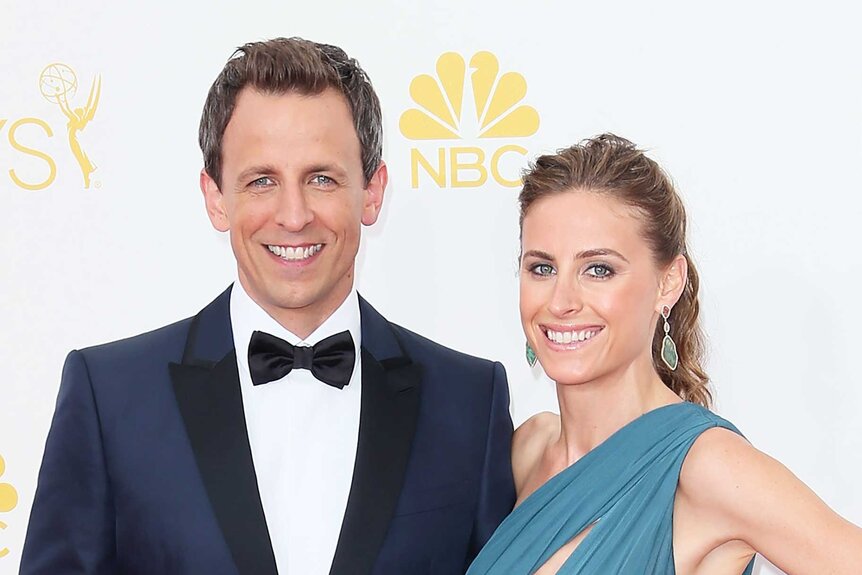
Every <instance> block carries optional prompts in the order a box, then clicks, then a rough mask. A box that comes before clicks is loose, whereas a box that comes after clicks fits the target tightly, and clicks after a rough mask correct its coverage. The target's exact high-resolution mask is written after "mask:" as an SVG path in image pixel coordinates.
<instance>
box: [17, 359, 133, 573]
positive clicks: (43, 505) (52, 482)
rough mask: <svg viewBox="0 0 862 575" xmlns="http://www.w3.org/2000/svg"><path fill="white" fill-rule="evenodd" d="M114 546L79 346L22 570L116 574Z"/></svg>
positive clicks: (67, 369) (67, 371)
mask: <svg viewBox="0 0 862 575" xmlns="http://www.w3.org/2000/svg"><path fill="white" fill-rule="evenodd" d="M115 549H116V543H115V535H114V509H113V504H112V499H111V492H110V484H109V478H108V473H107V469H106V466H105V454H104V450H103V445H102V432H101V425H100V422H99V412H98V409H97V406H96V400H95V396H94V394H93V388H92V383H91V381H90V374H89V371H88V369H87V363H86V360H85V358H84V355H83V354H82V353H81V352H78V351H73V352H72V353H70V354H69V356H68V357H67V358H66V363H65V365H64V367H63V377H62V381H61V383H60V392H59V395H58V397H57V406H56V409H55V411H54V419H53V421H52V423H51V430H50V432H49V433H48V440H47V443H46V445H45V454H44V456H43V458H42V467H41V469H40V471H39V482H38V485H37V488H36V496H35V499H34V502H33V509H32V511H31V512H30V523H29V525H28V527H27V538H26V540H25V542H24V550H23V553H22V559H21V571H20V573H21V575H43V574H44V575H49V574H50V575H66V574H70V575H71V574H87V575H103V574H104V575H107V574H114V573H116V572H117V569H116V561H115Z"/></svg>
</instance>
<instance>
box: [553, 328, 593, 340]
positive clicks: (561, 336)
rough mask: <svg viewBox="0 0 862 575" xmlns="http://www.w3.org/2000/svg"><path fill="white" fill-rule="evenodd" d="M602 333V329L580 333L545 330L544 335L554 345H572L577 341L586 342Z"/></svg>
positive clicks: (586, 330) (585, 330)
mask: <svg viewBox="0 0 862 575" xmlns="http://www.w3.org/2000/svg"><path fill="white" fill-rule="evenodd" d="M600 331H602V328H590V329H584V330H581V331H554V330H551V329H549V330H547V331H545V335H546V336H547V338H548V339H549V340H551V341H552V342H554V343H573V342H578V341H586V340H588V339H590V338H591V337H593V336H594V335H596V334H597V333H599V332H600Z"/></svg>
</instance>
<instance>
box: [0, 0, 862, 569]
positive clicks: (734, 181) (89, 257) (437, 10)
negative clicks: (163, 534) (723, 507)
mask: <svg viewBox="0 0 862 575" xmlns="http://www.w3.org/2000/svg"><path fill="white" fill-rule="evenodd" d="M193 4H196V5H193ZM448 4H450V5H449V6H448V7H447V6H442V7H441V6H436V7H431V6H430V5H429V6H422V5H419V4H418V3H417V4H413V3H410V2H403V1H398V2H396V1H394V0H385V1H376V2H368V3H359V2H347V1H345V2H342V3H334V2H326V1H317V2H309V3H302V4H299V3H288V2H267V1H262V0H248V1H247V2H244V3H242V7H240V4H239V3H236V2H232V3H227V2H195V3H192V2H189V3H182V4H180V3H177V2H165V1H163V0H159V1H154V2H150V3H149V5H148V6H139V7H136V8H134V9H132V8H126V7H125V6H124V5H123V3H119V2H114V3H109V2H96V1H92V0H81V1H78V2H74V3H72V2H59V1H57V0H53V1H47V2H40V3H35V2H24V1H23V0H22V1H20V2H14V3H10V2H9V0H2V1H0V73H2V80H0V82H2V84H0V85H2V88H0V199H2V204H0V208H2V209H0V234H2V235H0V244H2V251H0V253H2V262H0V264H2V265H0V273H2V276H0V278H2V289H0V314H2V315H0V319H2V326H3V327H2V330H0V457H2V460H3V461H4V462H5V470H4V469H3V466H2V465H0V573H14V572H16V569H17V565H18V561H19V560H20V551H21V547H22V544H23V540H24V534H25V531H26V524H27V518H28V515H29V509H30V506H31V503H32V497H33V492H34V489H35V483H36V476H37V473H38V468H39V462H40V460H41V456H42V449H43V444H44V440H45V436H46V434H47V431H48V426H49V423H50V418H51V414H52V412H53V406H54V401H55V397H56V393H57V388H58V384H59V377H60V367H61V365H62V361H63V358H64V357H65V355H66V353H67V352H68V351H69V350H71V349H73V348H80V347H84V346H88V345H92V344H96V343H101V342H105V341H109V340H113V339H117V338H120V337H124V336H127V335H131V334H134V333H138V332H141V331H145V330H149V329H152V328H155V327H157V326H160V325H162V324H165V323H168V322H171V321H174V320H176V319H178V318H181V317H186V316H188V315H191V314H193V313H195V312H196V311H197V310H198V309H199V308H200V307H201V306H203V305H204V304H206V303H207V302H208V301H209V300H210V299H212V298H213V297H214V296H215V295H216V294H217V293H219V292H220V291H221V290H222V289H223V288H224V287H225V286H226V285H227V283H228V282H229V281H230V280H231V278H232V276H233V269H232V265H233V259H232V256H231V254H230V250H229V246H228V243H227V241H226V238H225V237H222V236H220V235H219V234H217V233H216V232H215V231H213V230H212V229H211V227H210V225H209V222H208V220H207V218H206V215H205V212H204V209H203V202H202V201H201V196H200V194H199V192H198V188H197V178H198V170H199V169H200V166H201V158H200V152H199V150H198V148H197V144H196V134H197V123H198V119H199V116H200V111H201V107H202V104H203V101H204V98H205V96H206V91H207V89H208V87H209V85H210V83H211V82H212V80H213V79H214V78H215V76H216V74H217V73H218V71H219V70H220V69H221V67H222V65H223V64H224V61H225V60H226V58H227V57H228V56H229V55H230V53H231V52H232V50H233V48H234V47H236V46H238V45H240V44H242V43H245V42H247V41H250V40H258V39H265V38H269V37H274V36H291V35H300V36H304V37H307V38H310V39H314V40H317V41H325V42H330V43H334V44H339V45H341V46H342V47H344V48H345V49H346V50H347V51H348V53H350V54H351V55H353V56H355V57H357V58H358V59H359V60H360V62H361V63H362V64H363V66H364V67H365V69H366V70H367V71H368V73H369V75H370V76H371V78H372V80H373V82H374V84H375V86H376V88H377V91H378V93H379V95H380V98H381V100H382V103H383V108H384V117H385V128H386V138H385V152H384V153H385V159H386V160H387V162H388V164H389V169H390V174H391V176H392V182H391V186H390V188H389V190H388V192H387V198H386V206H385V209H384V212H383V217H382V218H381V221H379V222H378V224H377V225H376V226H374V227H373V228H369V229H367V230H366V235H365V239H364V244H363V248H362V252H361V255H360V265H361V271H360V273H359V285H360V291H361V292H362V293H363V294H364V295H365V296H366V297H367V298H368V299H369V300H370V301H371V302H373V303H374V305H375V306H376V307H377V308H378V309H380V311H382V312H383V313H384V314H385V315H387V316H388V317H389V318H390V319H391V320H393V321H396V322H398V323H401V324H403V325H405V326H407V327H409V328H411V329H413V330H415V331H419V332H421V333H423V334H425V335H427V336H429V337H431V338H433V339H436V340H438V341H440V342H442V343H445V344H447V345H450V346H452V347H455V348H457V349H460V350H463V351H466V352H468V353H472V354H475V355H479V356H484V357H488V358H493V359H498V360H501V361H502V362H503V363H504V364H505V365H506V367H507V370H508V374H509V380H510V386H511V390H512V414H513V418H514V420H515V423H516V424H518V423H520V422H521V421H523V420H524V419H526V418H527V417H528V416H530V415H531V414H533V413H535V412H537V411H540V410H543V409H554V406H555V397H554V392H553V388H552V386H551V384H550V383H549V382H548V381H546V380H545V379H544V378H543V377H541V376H540V375H539V374H538V373H533V372H531V371H530V370H528V368H527V366H526V364H525V362H524V361H523V358H522V353H523V335H522V334H521V330H520V325H519V321H518V312H517V278H516V262H515V257H516V255H517V251H518V245H517V236H518V233H517V210H516V204H515V198H516V195H517V189H516V188H511V187H505V186H502V185H500V184H499V183H498V182H497V181H495V179H494V177H493V172H492V169H493V166H491V162H490V160H491V158H492V156H493V154H494V152H495V151H497V150H498V149H500V148H501V147H502V146H519V147H520V148H522V149H524V150H526V151H527V152H528V155H529V156H530V157H532V156H534V155H535V154H537V153H539V152H547V151H550V150H553V149H556V148H559V147H563V146H566V145H569V144H571V143H573V142H575V141H577V140H580V139H582V138H584V137H588V136H592V135H594V134H597V133H600V132H604V131H613V132H615V133H617V134H619V135H622V136H625V137H627V138H629V139H631V140H633V141H635V142H636V143H638V144H639V145H641V146H643V147H646V148H648V149H650V150H651V155H652V157H653V158H655V159H657V160H658V161H659V162H660V163H661V164H662V165H663V166H664V167H665V168H666V169H667V170H668V171H669V172H670V173H671V175H672V176H673V177H674V179H675V181H676V182H677V184H678V186H679V189H680V191H681V193H682V195H683V196H684V199H685V201H686V203H687V206H688V210H689V216H690V219H691V222H692V234H691V235H692V237H691V244H692V248H693V249H692V251H693V254H694V257H695V259H696V262H697V263H698V265H699V269H700V271H701V274H702V281H703V293H702V301H703V315H704V321H705V325H706V329H707V332H708V334H709V339H710V349H711V355H710V361H709V371H710V373H711V375H712V378H713V380H714V382H715V388H716V391H717V397H718V404H717V411H718V412H719V413H721V414H722V415H724V416H725V417H727V418H728V419H730V420H731V421H733V422H734V423H736V424H737V426H738V427H739V428H740V429H741V430H742V431H743V432H744V433H745V434H746V436H747V437H748V438H749V439H750V440H751V441H752V442H753V443H754V444H755V445H756V446H758V447H759V448H761V449H762V450H764V451H766V452H767V453H769V454H771V455H773V456H775V457H776V458H778V459H779V460H781V461H782V462H784V463H785V464H786V465H787V466H788V467H790V468H791V469H792V470H793V471H794V472H795V473H796V474H797V475H798V476H799V477H801V478H802V479H803V480H804V481H805V482H807V483H808V484H809V485H810V486H811V487H812V488H813V489H814V490H815V491H816V492H817V493H818V494H819V495H820V496H821V497H823V499H825V500H826V502H827V503H829V504H830V505H831V506H833V507H834V508H835V509H836V510H838V511H839V512H840V513H841V514H842V515H844V516H845V517H847V518H848V519H850V520H851V521H853V522H855V523H857V524H858V523H862V497H860V490H859V488H858V484H859V480H860V477H862V455H860V454H862V423H860V418H859V413H860V411H862V385H860V384H862V381H860V377H859V375H858V369H857V363H858V361H857V360H858V357H859V355H858V354H859V349H860V348H862V335H860V330H859V328H858V326H859V325H860V324H862V309H860V305H859V303H858V293H859V291H860V287H862V282H860V267H862V265H860V257H859V251H858V250H859V247H860V246H862V241H860V240H862V232H860V221H862V219H860V216H862V201H860V191H862V190H860V183H859V177H858V172H859V166H860V160H862V67H860V61H859V54H862V35H860V34H859V26H858V23H859V21H858V19H857V18H855V14H854V13H852V12H851V11H850V10H852V9H850V8H847V7H846V4H847V3H840V2H830V1H827V2H820V3H817V4H816V6H815V5H810V6H809V5H801V4H800V5H796V4H795V3H790V4H788V3H779V2H774V3H759V4H755V3H751V2H736V1H730V2H724V3H721V4H720V5H719V4H713V5H711V6H704V5H702V4H698V5H695V3H686V2H679V3H643V2H634V1H632V2H625V3H617V4H614V5H610V4H609V3H599V2H578V1H573V2H567V3H557V2H542V1H536V2H530V3H523V2H516V1H515V0H498V1H496V2H463V1H460V2H450V3H448ZM481 51H488V52H490V53H491V55H493V57H494V58H496V60H497V62H498V63H499V69H500V74H504V73H506V72H516V73H519V74H521V75H522V77H523V79H524V81H525V82H526V87H527V88H526V95H525V96H524V98H523V100H522V101H520V102H516V103H514V107H517V106H520V105H528V106H530V107H532V108H534V109H535V110H536V111H537V112H538V116H539V124H538V126H537V129H536V130H535V132H534V133H531V134H530V135H526V136H525V135H523V134H514V133H510V134H509V135H506V136H504V137H500V138H493V139H490V138H477V135H478V132H477V128H478V126H477V120H476V112H475V110H474V107H473V91H472V87H471V84H470V82H469V81H468V82H466V84H465V93H464V104H463V114H462V118H461V121H460V123H459V124H458V125H457V126H456V128H459V129H460V134H459V135H460V136H461V138H460V139H458V140H456V139H442V140H434V141H417V140H411V139H410V138H408V137H407V136H405V135H404V133H402V131H401V129H400V127H399V121H400V118H401V115H402V114H403V113H404V112H405V111H407V110H408V109H410V108H414V107H417V104H416V103H415V102H414V101H413V100H412V99H411V93H410V85H411V81H412V80H413V78H414V77H416V76H418V75H420V74H430V75H431V76H432V77H433V76H435V74H436V72H435V65H436V62H437V59H438V58H439V57H440V56H441V55H442V54H444V53H447V52H454V53H456V54H459V55H461V56H462V57H463V58H464V60H465V61H467V63H468V72H467V73H468V74H469V73H470V70H469V62H470V60H471V58H472V56H473V55H474V54H476V53H477V52H481ZM54 63H58V64H62V66H60V67H59V68H55V70H58V69H59V70H73V71H74V73H75V74H76V78H77V91H76V92H75V93H74V94H72V93H69V95H68V100H69V102H70V104H72V107H85V105H86V104H87V100H88V95H89V94H90V91H91V87H92V86H93V85H94V81H95V79H96V78H97V77H99V78H101V95H100V98H99V100H98V102H97V103H95V105H92V106H91V109H93V110H94V111H95V113H94V114H93V116H92V119H91V120H90V121H89V123H88V125H87V126H86V128H85V129H84V130H83V131H80V132H77V133H76V136H75V137H76V138H77V141H78V142H79V144H80V147H81V149H82V150H83V151H84V152H85V153H86V154H87V155H88V156H89V158H90V160H91V161H92V162H93V163H94V164H95V166H96V167H97V169H96V170H95V171H94V172H93V174H92V179H91V183H90V188H89V189H85V186H84V180H83V175H82V171H81V168H80V165H79V163H78V161H77V160H76V157H75V155H74V154H73V152H72V148H71V145H70V142H69V138H68V133H67V126H66V125H67V119H66V117H65V116H64V114H63V111H62V110H61V109H60V106H59V105H57V103H56V101H54V102H52V101H49V99H46V98H44V97H43V96H42V95H41V94H40V75H41V74H42V71H43V69H45V68H46V66H48V65H49V64H54ZM450 103H452V102H451V99H450ZM13 127H14V130H13ZM10 131H11V132H14V133H12V134H11V135H10ZM49 131H50V133H51V135H49ZM407 131H408V132H409V130H407ZM414 135H415V134H414ZM453 148H466V149H468V150H473V151H472V152H471V151H468V152H463V150H462V155H461V156H456V158H455V159H456V161H457V162H461V163H462V164H469V163H471V162H472V161H474V160H475V158H474V155H475V149H477V148H478V149H480V150H481V151H482V153H484V154H485V159H484V162H483V164H482V167H481V168H469V167H464V166H462V167H461V168H460V169H459V170H456V171H455V172H454V173H453V171H452V167H453V166H452V165H451V162H450V160H451V156H450V154H452V153H453V152H452V150H453ZM28 149H29V150H30V151H28ZM413 149H415V150H417V151H418V152H412V151H411V150H413ZM440 149H442V150H443V156H444V158H445V159H446V161H447V164H446V166H445V168H446V170H447V177H446V178H445V181H444V182H443V185H442V186H440V185H438V184H437V183H436V182H435V181H434V179H433V178H432V176H431V175H430V174H429V173H427V171H424V170H423V168H421V167H419V168H418V169H417V170H415V171H416V173H413V172H414V169H413V168H414V167H413V166H412V164H411V158H412V157H414V158H415V156H413V154H416V153H419V154H422V156H423V157H424V158H426V159H427V160H428V161H429V162H431V163H432V164H434V166H433V167H434V168H435V169H439V166H437V165H436V161H437V158H438V156H437V154H438V153H439V150H440ZM510 149H514V148H510ZM455 151H456V152H457V151H458V150H457V149H456V150H455ZM40 154H41V155H40ZM52 163H53V164H54V169H53V170H52V169H51V164H52ZM524 164H525V158H524V157H523V156H521V155H519V154H518V153H517V152H509V153H507V154H505V155H504V156H503V160H502V162H501V164H500V166H499V173H500V175H501V176H502V178H503V179H505V178H507V177H511V176H513V174H515V173H516V170H517V169H518V168H520V167H522V166H523V165H524ZM10 171H11V172H12V173H10ZM483 171H484V173H486V174H487V181H486V182H485V183H484V185H482V186H478V187H475V186H471V185H470V181H471V180H476V179H478V178H480V177H481V175H482V173H483ZM52 173H53V179H52V177H51V176H52ZM13 174H14V177H13ZM453 176H454V177H455V180H456V183H457V181H461V182H467V185H465V186H463V187H453V186H452V178H453ZM14 178H17V179H18V181H20V182H23V183H24V184H29V185H31V186H34V185H35V186H37V187H38V186H40V185H42V186H43V189H39V190H28V189H24V188H22V187H21V186H20V185H19V184H17V183H16V182H15V179H14ZM414 178H417V179H418V182H417V183H418V187H416V188H414V187H413V185H412V181H413V179H414ZM49 181H50V183H48V182H49ZM46 183H47V184H48V185H44V184H46ZM537 371H538V370H537ZM166 472H169V470H166ZM764 564H765V563H762V564H761V567H760V569H761V571H760V572H761V573H777V572H778V571H777V570H774V568H772V567H769V566H765V567H764V566H763V565H764Z"/></svg>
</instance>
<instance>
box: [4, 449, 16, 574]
mask: <svg viewBox="0 0 862 575" xmlns="http://www.w3.org/2000/svg"><path fill="white" fill-rule="evenodd" d="M4 471H6V463H5V462H4V461H3V457H2V456H0V477H2V476H3V472H4ZM16 505H18V492H17V491H15V488H14V487H12V486H11V485H10V484H8V483H0V512H2V513H6V512H8V511H12V510H13V509H15V506H16ZM0 529H6V524H5V523H3V522H2V521H0ZM6 555H9V549H8V548H6V547H2V548H0V557H5V556H6Z"/></svg>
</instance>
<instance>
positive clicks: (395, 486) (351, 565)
mask: <svg viewBox="0 0 862 575" xmlns="http://www.w3.org/2000/svg"><path fill="white" fill-rule="evenodd" d="M420 376H421V374H420V370H419V367H418V366H417V365H415V364H412V363H410V362H409V360H405V361H400V362H391V361H387V362H384V364H383V365H381V363H380V362H378V361H377V360H376V359H374V357H372V356H371V354H370V353H369V352H368V351H366V350H365V349H364V348H363V349H362V400H361V402H362V407H361V412H360V416H359V444H358V447H357V452H356V465H355V467H354V470H353V483H352V485H351V486H350V496H349V497H348V500H347V510H346V511H345V513H344V522H343V523H342V525H341V534H340V535H339V537H338V547H337V548H336V550H335V558H334V559H333V561H332V569H331V570H330V572H329V573H330V575H363V574H365V573H370V572H371V569H372V568H373V567H374V562H375V561H376V559H377V555H378V554H379V552H380V548H381V546H382V545H383V541H384V539H385V538H386V532H387V530H388V528H389V522H390V521H391V519H392V515H393V514H394V512H395V505H396V504H397V503H398V497H399V495H400V494H401V486H402V484H403V482H404V472H405V469H406V467H407V460H408V459H409V457H410V446H411V444H412V442H413V434H414V432H415V431H416V419H417V417H418V415H419V392H420V385H419V384H420Z"/></svg>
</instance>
